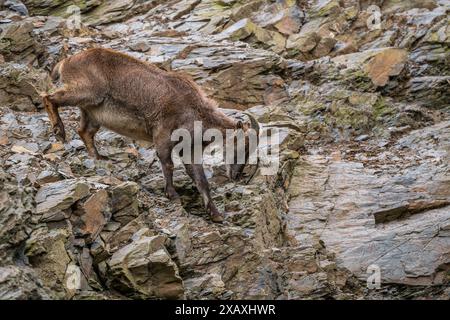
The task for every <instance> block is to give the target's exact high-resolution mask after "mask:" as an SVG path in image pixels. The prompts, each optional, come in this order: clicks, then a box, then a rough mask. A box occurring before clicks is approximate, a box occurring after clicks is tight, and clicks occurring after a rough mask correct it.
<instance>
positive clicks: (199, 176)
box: [185, 164, 224, 223]
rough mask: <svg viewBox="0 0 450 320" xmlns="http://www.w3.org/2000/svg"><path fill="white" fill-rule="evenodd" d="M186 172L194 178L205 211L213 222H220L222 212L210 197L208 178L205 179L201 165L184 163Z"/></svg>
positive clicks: (222, 217) (221, 220) (222, 218)
mask: <svg viewBox="0 0 450 320" xmlns="http://www.w3.org/2000/svg"><path fill="white" fill-rule="evenodd" d="M185 167H186V172H187V173H188V175H189V176H190V177H191V178H192V180H194V182H195V184H196V186H197V190H198V192H200V194H201V196H202V198H203V203H204V204H205V208H206V211H207V212H208V214H209V215H210V216H211V220H212V221H213V222H218V223H221V222H223V220H224V216H223V214H221V213H220V212H219V210H217V208H216V206H215V204H214V202H213V201H212V198H211V193H210V190H209V183H208V179H206V176H205V172H204V171H203V166H202V165H201V164H185Z"/></svg>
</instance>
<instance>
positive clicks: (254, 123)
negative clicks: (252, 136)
mask: <svg viewBox="0 0 450 320" xmlns="http://www.w3.org/2000/svg"><path fill="white" fill-rule="evenodd" d="M243 114H245V115H246V116H247V117H248V118H249V119H250V123H251V125H252V129H253V130H255V131H256V135H257V137H258V138H259V122H258V121H257V120H256V118H255V117H254V116H253V115H252V114H251V113H248V112H243Z"/></svg>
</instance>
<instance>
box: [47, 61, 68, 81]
mask: <svg viewBox="0 0 450 320" xmlns="http://www.w3.org/2000/svg"><path fill="white" fill-rule="evenodd" d="M64 60H65V59H64ZM64 60H61V61H60V62H58V63H57V64H56V66H55V67H54V68H53V70H52V73H51V74H50V77H51V79H52V81H53V82H57V81H59V80H60V79H61V67H62V64H63V62H64Z"/></svg>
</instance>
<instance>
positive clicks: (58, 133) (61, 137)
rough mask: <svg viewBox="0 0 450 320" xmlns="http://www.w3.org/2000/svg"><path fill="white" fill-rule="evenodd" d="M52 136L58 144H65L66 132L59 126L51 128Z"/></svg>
mask: <svg viewBox="0 0 450 320" xmlns="http://www.w3.org/2000/svg"><path fill="white" fill-rule="evenodd" d="M53 134H54V135H55V137H56V139H57V140H58V141H59V142H62V143H65V142H66V131H65V130H64V128H62V127H60V126H56V127H53Z"/></svg>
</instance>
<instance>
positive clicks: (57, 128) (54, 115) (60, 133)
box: [42, 95, 66, 142]
mask: <svg viewBox="0 0 450 320" xmlns="http://www.w3.org/2000/svg"><path fill="white" fill-rule="evenodd" d="M42 102H43V104H44V108H45V111H47V114H48V118H49V119H50V123H51V125H52V130H53V133H54V134H55V136H56V138H57V139H58V140H59V141H61V142H65V141H66V130H65V129H64V124H63V122H62V120H61V117H60V116H59V113H58V105H57V104H56V103H54V102H52V101H50V96H48V95H43V96H42Z"/></svg>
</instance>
